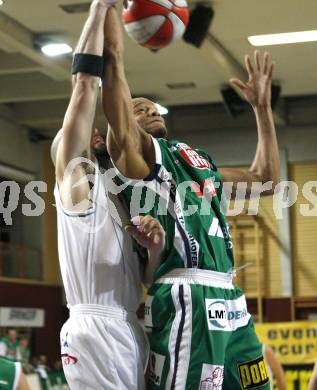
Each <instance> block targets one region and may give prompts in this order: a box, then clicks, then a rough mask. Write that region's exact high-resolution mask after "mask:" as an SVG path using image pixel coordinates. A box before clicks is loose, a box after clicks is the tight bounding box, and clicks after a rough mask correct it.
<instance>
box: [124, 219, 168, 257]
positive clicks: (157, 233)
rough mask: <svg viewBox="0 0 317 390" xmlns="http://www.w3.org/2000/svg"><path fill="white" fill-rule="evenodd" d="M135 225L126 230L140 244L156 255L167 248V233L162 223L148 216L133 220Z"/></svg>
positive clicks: (128, 226) (127, 227)
mask: <svg viewBox="0 0 317 390" xmlns="http://www.w3.org/2000/svg"><path fill="white" fill-rule="evenodd" d="M131 221H132V223H133V225H127V226H126V227H125V230H126V231H127V232H128V233H130V234H131V235H132V237H133V238H134V239H135V240H136V241H137V243H138V244H140V245H141V246H143V247H144V248H146V249H148V250H149V251H150V252H152V253H153V254H156V255H160V254H161V253H162V252H163V251H164V248H165V231H164V229H163V227H162V225H161V224H160V222H159V221H158V220H157V219H155V218H153V217H151V216H150V215H147V216H145V217H134V218H132V220H131Z"/></svg>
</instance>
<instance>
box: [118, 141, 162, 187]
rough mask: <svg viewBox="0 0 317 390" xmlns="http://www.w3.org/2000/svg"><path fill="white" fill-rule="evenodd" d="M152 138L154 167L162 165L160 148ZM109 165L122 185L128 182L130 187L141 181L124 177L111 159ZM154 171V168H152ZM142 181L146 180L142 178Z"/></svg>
mask: <svg viewBox="0 0 317 390" xmlns="http://www.w3.org/2000/svg"><path fill="white" fill-rule="evenodd" d="M151 138H152V142H153V145H154V151H155V165H162V152H161V148H160V145H159V143H158V141H157V140H156V139H155V138H153V137H152V136H151ZM111 163H112V165H113V167H114V169H115V172H116V174H117V176H118V178H119V179H120V180H122V181H123V182H124V183H126V182H129V184H130V185H133V184H137V183H140V182H141V181H142V179H131V178H129V177H126V176H124V175H123V174H122V173H121V172H120V171H119V169H118V168H117V167H116V165H115V163H114V162H113V160H112V159H111ZM154 169H155V167H154ZM152 173H153V172H150V176H151V175H152ZM143 180H146V178H144V179H143Z"/></svg>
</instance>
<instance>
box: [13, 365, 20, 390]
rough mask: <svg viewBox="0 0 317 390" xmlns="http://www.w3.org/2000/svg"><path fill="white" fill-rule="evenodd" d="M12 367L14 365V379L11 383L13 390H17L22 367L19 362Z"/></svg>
mask: <svg viewBox="0 0 317 390" xmlns="http://www.w3.org/2000/svg"><path fill="white" fill-rule="evenodd" d="M14 365H15V377H14V382H13V390H17V388H18V385H19V381H20V376H21V373H22V365H21V363H19V362H15V363H14Z"/></svg>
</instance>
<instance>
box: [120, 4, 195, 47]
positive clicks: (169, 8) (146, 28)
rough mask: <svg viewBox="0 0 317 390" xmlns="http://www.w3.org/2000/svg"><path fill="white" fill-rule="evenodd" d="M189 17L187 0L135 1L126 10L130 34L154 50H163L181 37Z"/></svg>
mask: <svg viewBox="0 0 317 390" xmlns="http://www.w3.org/2000/svg"><path fill="white" fill-rule="evenodd" d="M188 19H189V11H188V6H187V3H186V0H132V1H129V4H128V8H127V9H124V10H123V22H124V26H125V29H126V31H127V33H128V35H129V36H130V37H131V38H132V39H134V40H135V41H136V42H138V43H139V44H140V45H142V46H144V47H147V48H149V49H153V50H158V49H162V48H163V47H165V46H167V45H169V44H170V43H172V42H174V41H176V40H177V39H179V38H181V37H182V35H183V34H184V32H185V29H186V26H187V24H188Z"/></svg>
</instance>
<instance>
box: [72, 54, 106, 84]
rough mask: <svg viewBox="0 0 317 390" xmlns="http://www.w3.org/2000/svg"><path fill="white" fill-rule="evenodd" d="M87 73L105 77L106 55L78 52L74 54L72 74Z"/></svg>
mask: <svg viewBox="0 0 317 390" xmlns="http://www.w3.org/2000/svg"><path fill="white" fill-rule="evenodd" d="M77 73H87V74H90V75H91V76H96V77H100V78H102V77H103V73H104V57H103V56H97V55H94V54H84V53H76V54H75V55H74V60H73V66H72V74H77Z"/></svg>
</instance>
